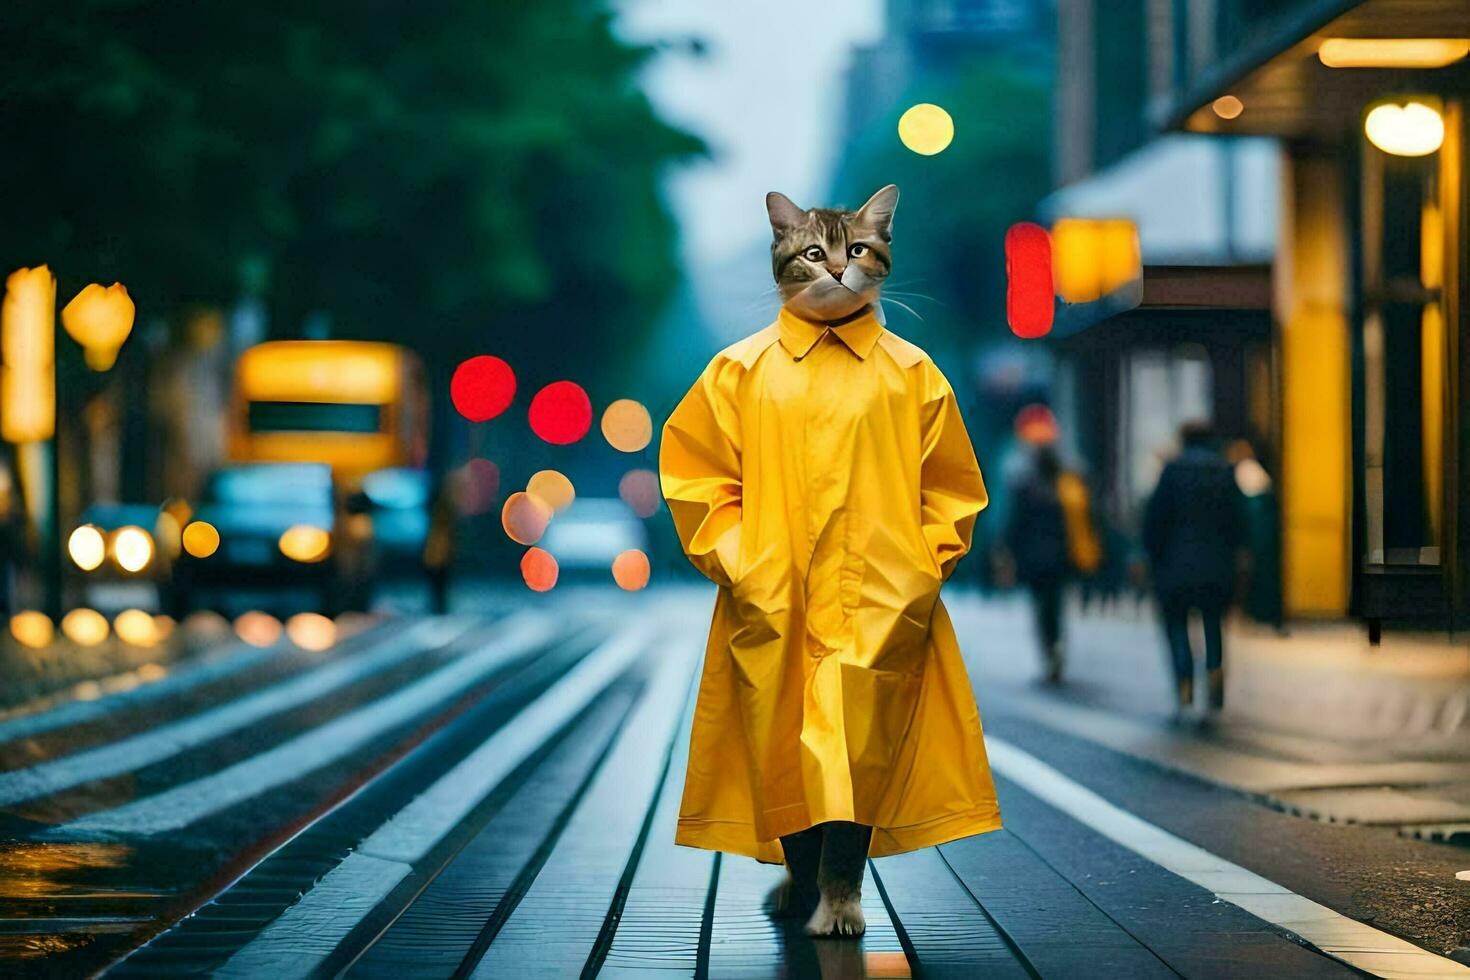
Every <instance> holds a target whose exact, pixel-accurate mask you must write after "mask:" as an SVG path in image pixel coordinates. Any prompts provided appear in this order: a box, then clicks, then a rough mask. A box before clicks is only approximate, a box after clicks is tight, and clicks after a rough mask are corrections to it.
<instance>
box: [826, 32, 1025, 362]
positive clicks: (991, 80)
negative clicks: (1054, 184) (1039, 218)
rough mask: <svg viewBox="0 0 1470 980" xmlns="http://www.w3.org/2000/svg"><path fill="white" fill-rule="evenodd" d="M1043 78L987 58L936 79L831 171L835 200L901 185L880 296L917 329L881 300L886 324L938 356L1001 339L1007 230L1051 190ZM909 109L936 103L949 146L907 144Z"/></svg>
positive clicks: (850, 200)
mask: <svg viewBox="0 0 1470 980" xmlns="http://www.w3.org/2000/svg"><path fill="white" fill-rule="evenodd" d="M1049 79H1050V76H1049V74H1048V72H1047V71H1046V66H1044V65H1043V66H1040V67H1038V66H1035V65H1025V64H1020V63H1018V62H1017V61H1016V60H1015V59H1014V58H1011V57H1008V56H1005V55H999V54H994V53H987V54H983V55H978V56H976V57H975V58H973V59H969V60H967V61H964V62H962V63H961V64H960V65H959V66H958V67H957V68H954V69H952V70H950V71H948V72H946V73H944V74H943V75H940V76H939V77H933V76H929V77H924V78H923V79H921V80H920V81H919V82H918V83H916V84H914V85H913V86H911V88H910V91H909V93H908V94H909V97H908V98H905V99H903V100H901V102H900V103H899V104H897V105H895V106H893V107H892V109H891V110H890V112H889V113H888V114H886V115H882V116H880V117H878V118H877V119H875V120H874V122H873V123H872V124H871V125H870V126H868V127H867V128H866V129H865V130H864V131H862V132H860V133H858V134H857V136H856V139H855V140H854V141H853V144H852V146H851V147H850V148H849V149H848V150H847V151H846V152H845V153H844V155H843V157H842V160H841V161H840V165H839V168H838V173H837V178H836V185H837V191H838V194H837V197H838V198H839V199H840V200H841V201H843V202H844V203H847V204H849V205H852V206H856V204H858V203H861V202H862V201H863V200H865V199H866V196H867V195H868V194H871V193H872V192H873V191H874V190H876V189H877V188H879V187H881V186H883V185H884V184H887V183H896V184H898V186H899V190H900V194H901V197H900V200H899V206H898V218H897V220H896V221H895V235H894V237H895V243H894V250H895V256H894V274H893V278H892V281H891V282H890V283H889V284H888V287H887V288H885V289H884V295H885V296H886V297H891V298H892V299H895V300H899V301H901V302H903V303H906V304H908V305H909V306H911V307H913V308H914V310H915V311H917V313H918V314H919V315H920V316H922V317H923V321H922V322H918V321H916V320H915V318H914V316H913V315H911V314H909V313H908V312H906V311H904V310H902V309H895V308H894V306H893V304H891V303H890V304H888V307H889V308H888V315H889V322H890V323H891V324H892V325H893V326H894V329H895V330H897V331H898V332H900V333H902V334H903V335H904V336H907V337H910V338H911V339H913V340H914V341H915V342H916V343H918V344H920V345H921V346H925V347H929V348H931V352H932V353H934V354H935V355H936V356H938V357H944V356H946V355H948V356H957V355H962V354H963V355H968V354H971V353H973V352H974V351H975V350H976V349H977V348H985V347H988V346H992V345H993V344H995V343H997V342H1006V341H1008V340H1009V339H1010V337H1011V335H1010V332H1009V329H1008V328H1007V326H1006V318H1005V289H1006V275H1005V250H1004V238H1005V232H1006V229H1007V228H1009V227H1010V226H1011V225H1012V224H1013V223H1015V222H1017V221H1022V220H1027V219H1031V218H1034V215H1035V208H1036V205H1037V203H1038V202H1039V201H1040V200H1041V198H1042V197H1044V196H1045V195H1046V194H1047V192H1049V191H1050V190H1051V116H1050V99H1051V92H1050V84H1049ZM915 102H933V103H936V104H938V105H940V106H943V107H944V108H945V109H946V110H947V111H948V112H949V113H950V115H951V116H953V118H954V125H955V135H954V141H953V142H952V143H951V144H950V145H949V147H948V148H947V149H946V150H944V151H943V152H941V153H939V154H937V155H935V156H920V155H919V154H917V153H914V152H912V151H910V150H908V149H906V148H905V147H904V146H903V144H902V143H900V142H899V141H898V138H897V136H896V135H895V133H896V130H897V126H898V117H899V116H900V115H901V114H902V113H903V111H904V110H905V109H906V108H908V106H909V105H911V104H913V103H915Z"/></svg>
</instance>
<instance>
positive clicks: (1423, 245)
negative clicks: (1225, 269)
mask: <svg viewBox="0 0 1470 980" xmlns="http://www.w3.org/2000/svg"><path fill="white" fill-rule="evenodd" d="M1363 153H1364V157H1363V159H1364V168H1363V175H1364V183H1363V235H1364V241H1363V253H1362V254H1363V280H1364V310H1363V394H1364V405H1363V407H1364V467H1365V470H1364V493H1365V497H1366V499H1365V500H1364V507H1365V518H1366V521H1365V523H1366V528H1365V530H1366V538H1367V540H1366V550H1367V556H1366V557H1367V560H1368V562H1369V563H1370V564H1374V565H1438V564H1439V562H1440V540H1441V537H1440V535H1441V529H1442V525H1443V500H1444V411H1445V326H1444V323H1445V321H1444V311H1443V307H1442V296H1441V286H1442V284H1443V274H1444V259H1443V256H1444V226H1443V222H1442V220H1441V217H1440V212H1439V203H1438V190H1439V188H1438V164H1439V161H1438V157H1437V155H1430V156H1428V157H1419V158H1408V157H1393V156H1388V155H1386V154H1384V153H1382V152H1380V151H1378V150H1376V149H1374V148H1372V147H1371V146H1367V145H1365V147H1364V151H1363Z"/></svg>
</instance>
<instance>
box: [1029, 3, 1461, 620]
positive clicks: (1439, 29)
mask: <svg viewBox="0 0 1470 980" xmlns="http://www.w3.org/2000/svg"><path fill="white" fill-rule="evenodd" d="M1057 17H1058V59H1057V65H1058V68H1057V80H1058V91H1057V113H1058V118H1057V127H1058V128H1057V132H1058V143H1057V173H1058V179H1059V184H1060V185H1061V189H1060V190H1059V191H1058V192H1057V193H1056V194H1055V195H1053V197H1052V198H1051V199H1049V200H1048V201H1047V202H1045V205H1044V207H1043V209H1042V210H1043V212H1044V216H1045V217H1047V218H1060V217H1065V216H1069V215H1071V214H1073V213H1076V212H1084V213H1085V211H1086V209H1088V208H1092V209H1097V208H1112V209H1114V211H1115V212H1116V213H1115V214H1112V215H1110V216H1114V217H1130V218H1133V219H1134V220H1136V221H1137V222H1138V224H1139V237H1140V243H1141V246H1142V253H1143V263H1144V272H1143V284H1142V285H1143V288H1142V303H1141V304H1140V305H1139V306H1138V307H1137V308H1136V309H1133V310H1130V311H1128V312H1125V313H1122V314H1121V315H1119V316H1111V317H1110V316H1092V317H1089V316H1086V315H1085V314H1086V311H1085V310H1083V311H1076V315H1073V316H1072V317H1071V319H1072V321H1076V322H1073V323H1071V324H1070V326H1071V329H1070V331H1069V329H1068V327H1069V322H1068V321H1069V317H1068V315H1067V314H1073V313H1074V311H1071V310H1064V311H1063V314H1064V315H1063V316H1062V317H1061V318H1060V323H1061V327H1060V328H1059V330H1058V334H1061V335H1064V336H1062V337H1061V339H1060V340H1059V342H1058V347H1059V350H1060V351H1061V352H1062V354H1063V359H1064V361H1065V362H1067V363H1068V364H1070V365H1071V368H1070V370H1072V371H1074V372H1075V371H1077V370H1079V369H1081V370H1082V371H1083V372H1084V373H1085V372H1087V371H1092V374H1093V383H1094V384H1096V383H1097V382H1096V375H1097V374H1098V371H1097V369H1096V362H1097V359H1093V360H1092V361H1089V359H1088V356H1087V354H1086V351H1087V349H1088V348H1089V347H1092V348H1096V347H1097V346H1098V344H1097V342H1096V341H1090V340H1089V339H1088V338H1089V337H1104V336H1107V335H1108V332H1109V331H1112V333H1113V338H1114V339H1113V342H1111V343H1109V344H1108V345H1106V346H1107V353H1106V355H1105V356H1104V357H1102V358H1101V360H1102V361H1103V362H1104V363H1107V362H1109V361H1112V362H1120V363H1121V362H1127V363H1130V364H1131V363H1132V362H1131V361H1129V360H1128V359H1129V357H1131V356H1132V355H1131V354H1123V353H1120V352H1119V349H1120V348H1127V349H1130V350H1132V351H1134V352H1138V353H1139V354H1140V356H1142V355H1143V354H1148V355H1149V356H1151V357H1153V363H1154V368H1153V370H1154V371H1155V373H1156V374H1158V372H1160V371H1162V372H1164V374H1165V375H1168V376H1169V377H1172V378H1174V379H1175V384H1174V390H1177V391H1179V392H1180V394H1179V395H1178V397H1177V398H1176V401H1177V402H1179V403H1181V404H1182V405H1183V407H1184V408H1186V409H1196V408H1207V409H1208V410H1209V411H1210V412H1211V413H1212V414H1213V415H1214V416H1215V421H1216V423H1217V426H1218V427H1219V428H1220V429H1221V430H1223V431H1224V432H1225V434H1226V435H1234V436H1247V437H1251V438H1253V439H1257V440H1259V441H1261V442H1262V443H1264V444H1265V445H1264V447H1263V449H1264V451H1263V452H1262V456H1263V458H1264V459H1266V460H1267V461H1268V468H1270V469H1271V470H1272V471H1273V473H1274V475H1275V476H1276V478H1277V485H1278V499H1279V502H1280V517H1281V531H1282V535H1281V536H1282V553H1281V561H1282V567H1283V591H1284V596H1283V597H1284V600H1285V605H1286V609H1287V611H1288V613H1289V614H1292V615H1295V616H1323V617H1340V616H1345V615H1354V616H1358V617H1362V618H1363V619H1364V620H1366V621H1367V623H1368V626H1369V631H1370V634H1373V635H1376V633H1377V631H1378V630H1379V629H1380V628H1381V627H1382V625H1383V624H1384V623H1388V624H1389V625H1396V624H1398V623H1400V622H1402V623H1405V624H1410V623H1412V624H1415V625H1419V626H1425V625H1433V626H1435V627H1436V628H1446V627H1447V628H1455V627H1456V624H1457V622H1458V623H1463V622H1464V621H1465V616H1466V614H1467V613H1470V590H1467V582H1470V412H1467V408H1470V400H1467V399H1464V398H1462V397H1461V394H1460V385H1461V379H1462V377H1463V378H1465V379H1466V380H1470V373H1467V372H1470V344H1467V342H1466V341H1467V339H1470V333H1467V330H1470V320H1467V312H1466V309H1465V306H1464V303H1463V301H1462V290H1463V283H1464V282H1465V279H1466V276H1467V255H1470V252H1467V250H1466V248H1465V246H1464V242H1463V238H1464V234H1465V230H1466V225H1467V210H1466V201H1467V195H1466V176H1465V171H1464V167H1463V165H1462V154H1463V148H1464V143H1465V133H1466V122H1465V116H1464V101H1465V96H1466V94H1467V92H1470V59H1467V57H1466V56H1467V55H1470V4H1466V3H1465V2H1464V0H1367V2H1345V0H1291V2H1283V0H1272V2H1265V0H1108V2H1107V3H1103V2H1102V0H1060V2H1059V3H1058V10H1057ZM1262 139H1265V140H1269V141H1270V142H1267V143H1261V142H1260V141H1261V140H1262ZM1201 140H1206V141H1209V142H1204V143H1201V142H1200V141H1201ZM1210 153H1213V154H1215V156H1216V159H1215V160H1214V161H1213V162H1212V163H1207V162H1206V159H1205V155H1206V154H1210ZM1196 154H1197V155H1198V156H1191V155H1196ZM1171 155H1177V159H1175V160H1174V161H1173V163H1172V170H1170V169H1169V168H1167V167H1165V166H1164V165H1163V164H1161V163H1160V159H1161V157H1165V156H1171ZM1258 158H1259V159H1258ZM1247 161H1254V162H1247ZM1150 167H1152V168H1153V170H1152V171H1151V172H1149V171H1148V168H1150ZM1166 171H1168V172H1166ZM1253 175H1254V176H1253ZM1119 188H1122V189H1123V190H1125V191H1126V190H1128V189H1129V188H1132V195H1131V196H1130V195H1129V194H1127V193H1123V192H1122V191H1120V190H1119ZM1181 194H1195V195H1197V197H1198V203H1199V206H1198V207H1197V208H1195V209H1194V210H1193V211H1192V212H1189V213H1187V214H1186V216H1185V219H1184V223H1183V224H1181V223H1180V216H1179V214H1178V212H1177V211H1175V212H1174V214H1173V216H1172V217H1170V216H1169V215H1167V214H1165V215H1163V216H1162V217H1161V216H1160V215H1159V214H1157V213H1155V211H1160V212H1162V211H1166V210H1173V209H1172V208H1171V209H1165V208H1158V209H1150V208H1149V207H1148V205H1149V203H1150V201H1152V200H1156V199H1158V198H1160V197H1170V196H1174V195H1181ZM1211 199H1213V202H1214V203H1213V205H1211V204H1210V203H1209V202H1210V200H1211ZM1171 222H1172V223H1173V225H1174V226H1175V227H1173V229H1172V232H1171V231H1170V227H1169V226H1170V224H1171ZM1156 225H1157V226H1158V227H1156ZM1210 227H1214V228H1215V230H1216V234H1215V235H1214V236H1213V242H1212V243H1211V244H1212V247H1211V248H1206V249H1203V250H1200V251H1199V252H1198V253H1197V254H1196V255H1195V256H1194V257H1193V258H1192V259H1191V260H1190V261H1191V263H1192V264H1191V265H1183V264H1181V263H1180V261H1179V257H1178V256H1170V255H1168V251H1169V249H1168V248H1167V247H1163V248H1161V247H1159V246H1158V245H1157V243H1156V244H1155V246H1154V247H1153V248H1151V247H1150V241H1151V238H1153V239H1155V240H1156V239H1157V238H1158V236H1160V235H1163V236H1164V237H1168V235H1169V234H1174V233H1179V232H1187V231H1194V232H1199V233H1200V235H1201V237H1210V236H1206V235H1204V234H1203V233H1204V232H1205V231H1206V230H1208V228H1210ZM1246 229H1250V230H1249V231H1247V230H1246ZM1263 232H1268V234H1266V236H1265V238H1264V239H1263V238H1262V233H1263ZM1166 233H1167V234H1166ZM1243 242H1244V243H1246V244H1247V245H1248V247H1247V248H1244V249H1242V248H1240V247H1239V246H1240V245H1241V244H1242V243H1243ZM1263 245H1264V246H1267V247H1265V248H1264V249H1263V248H1261V247H1260V246H1263ZM1151 252H1152V254H1151ZM1253 264H1257V267H1258V268H1260V269H1261V270H1263V271H1265V272H1267V273H1268V277H1269V282H1268V286H1267V292H1266V293H1265V295H1262V293H1261V286H1260V284H1258V283H1257V284H1251V285H1248V286H1247V285H1244V284H1242V285H1240V286H1239V289H1238V290H1233V289H1231V288H1230V287H1229V286H1228V283H1229V281H1230V277H1232V276H1236V277H1248V276H1249V275H1250V272H1249V270H1250V267H1251V266H1252V265H1253ZM1181 269H1188V270H1189V271H1188V273H1187V274H1186V273H1182V272H1181V271H1180V270H1181ZM1170 280H1174V281H1175V285H1177V282H1178V281H1181V280H1182V281H1185V282H1189V283H1190V286H1189V290H1188V291H1189V292H1190V296H1189V297H1187V298H1186V301H1185V302H1182V303H1181V302H1174V301H1170V300H1169V299H1167V298H1163V297H1161V294H1160V289H1162V290H1163V291H1164V293H1168V292H1169V291H1170V289H1171V288H1172V287H1171V285H1170ZM1151 294H1152V296H1153V297H1154V299H1155V300H1157V301H1151ZM1174 299H1175V300H1177V299H1179V297H1178V296H1175V297H1174ZM1089 305H1096V304H1089ZM1203 311H1210V312H1209V313H1208V314H1206V313H1205V312H1203ZM1100 312H1101V313H1104V314H1106V313H1109V312H1111V311H1109V310H1107V309H1101V310H1100ZM1191 318H1192V319H1195V320H1198V321H1200V322H1198V323H1197V324H1196V325H1195V327H1194V328H1192V329H1186V327H1185V326H1184V324H1185V322H1186V321H1187V320H1190V319H1191ZM1115 321H1122V326H1120V325H1119V324H1118V323H1117V322H1115ZM1139 321H1145V322H1149V323H1152V324H1153V325H1154V326H1155V327H1156V328H1157V329H1156V331H1155V332H1154V333H1150V332H1149V331H1147V330H1146V329H1144V328H1142V327H1138V326H1137V325H1136V324H1137V323H1138V322H1139ZM1250 321H1254V322H1257V323H1258V324H1260V326H1259V327H1257V328H1255V329H1249V330H1247V329H1242V327H1241V325H1242V324H1245V323H1247V322H1250ZM1130 323H1131V324H1134V326H1133V327H1132V333H1127V334H1122V335H1120V334H1119V333H1118V331H1120V330H1123V329H1125V328H1127V327H1128V325H1129V324H1130ZM1079 324H1080V325H1079ZM1169 331H1172V332H1173V333H1172V334H1170V335H1168V336H1164V335H1163V334H1166V333H1168V332H1169ZM1232 333H1233V334H1236V335H1238V336H1237V337H1236V338H1235V339H1232V338H1231V337H1230V336H1228V334H1232ZM1176 340H1177V341H1178V342H1177V343H1175V342H1174V341H1176ZM1260 340H1264V342H1265V343H1264V347H1263V348H1260V349H1261V350H1264V351H1265V355H1264V356H1261V355H1258V354H1257V353H1255V351H1256V350H1257V349H1258V348H1257V344H1258V342H1259V341H1260ZM1150 347H1152V348H1153V351H1152V353H1149V348H1150ZM1144 360H1145V361H1147V360H1148V357H1144ZM1191 360H1192V361H1198V362H1201V363H1200V364H1199V365H1198V366H1197V367H1195V368H1188V367H1185V366H1183V365H1181V364H1178V363H1176V361H1182V362H1185V363H1186V364H1187V363H1188V362H1189V361H1191ZM1240 364H1244V365H1245V367H1244V369H1243V370H1241V369H1240V368H1239V365H1240ZM1159 365H1162V367H1161V366H1159ZM1128 370H1143V368H1136V367H1130V368H1129V369H1128ZM1169 372H1172V374H1170V373H1169ZM1117 373H1118V372H1117V371H1116V370H1113V374H1114V375H1116V374H1117ZM1222 375H1223V379H1222ZM1103 377H1104V380H1103V382H1102V383H1103V384H1104V385H1105V386H1106V385H1107V384H1108V383H1109V382H1108V378H1109V377H1111V376H1110V375H1107V374H1106V373H1105V372H1104V375H1103ZM1191 386H1192V387H1193V391H1192V392H1191V391H1190V390H1189V388H1190V387H1191ZM1072 390H1073V398H1074V400H1075V398H1076V397H1077V395H1078V393H1079V392H1080V393H1083V394H1086V388H1085V386H1084V385H1081V384H1074V385H1073V389H1072ZM1111 397H1113V398H1115V399H1118V398H1121V399H1122V401H1123V403H1124V404H1125V405H1126V400H1127V389H1126V388H1125V387H1124V384H1123V381H1122V380H1119V379H1117V378H1114V380H1113V382H1112V395H1111ZM1241 406H1244V407H1243V408H1242V407H1241ZM1177 407H1178V406H1174V408H1177ZM1174 408H1171V407H1170V406H1162V407H1160V406H1145V411H1146V412H1149V413H1152V412H1159V413H1160V414H1161V416H1162V417H1163V418H1167V419H1168V421H1170V422H1172V421H1174V419H1172V418H1169V415H1170V412H1171V411H1173V410H1174ZM1103 414H1104V415H1105V414H1106V413H1103ZM1157 421H1158V420H1157V419H1156V420H1155V422H1156V423H1157ZM1134 423H1137V420H1136V419H1135V420H1134ZM1115 425H1116V426H1118V427H1119V428H1118V429H1117V431H1111V432H1108V433H1105V434H1104V436H1103V437H1101V438H1099V439H1097V440H1095V442H1094V444H1092V445H1084V446H1083V447H1082V450H1083V451H1084V453H1086V454H1087V455H1089V457H1090V458H1091V459H1092V460H1093V462H1094V465H1099V466H1101V467H1102V468H1103V469H1104V471H1105V472H1111V469H1110V467H1118V466H1122V467H1125V468H1127V467H1130V466H1131V467H1133V468H1135V469H1138V468H1140V464H1139V462H1138V458H1137V454H1138V453H1139V452H1156V451H1157V448H1158V447H1139V446H1137V445H1135V444H1132V443H1130V441H1129V438H1127V435H1128V433H1129V432H1131V431H1133V430H1129V429H1128V428H1127V425H1128V422H1127V418H1126V412H1125V413H1124V420H1123V421H1121V422H1116V423H1115ZM1163 428H1164V427H1163V426H1161V425H1158V424H1155V425H1154V426H1153V428H1152V429H1151V430H1150V431H1151V432H1154V433H1156V434H1162V429H1163ZM1109 487H1110V489H1111V490H1112V491H1113V492H1114V498H1115V499H1114V500H1113V501H1112V503H1111V506H1113V507H1115V508H1117V509H1119V510H1120V511H1127V510H1128V509H1129V508H1131V507H1136V505H1137V499H1136V496H1135V497H1134V499H1126V500H1120V499H1117V498H1118V496H1119V495H1120V494H1121V493H1122V492H1123V491H1125V490H1126V491H1128V492H1130V493H1132V494H1135V495H1136V494H1137V491H1138V489H1139V487H1138V486H1137V485H1136V484H1135V485H1124V484H1122V483H1119V482H1118V481H1113V482H1112V483H1110V485H1109ZM1461 628H1463V627H1461Z"/></svg>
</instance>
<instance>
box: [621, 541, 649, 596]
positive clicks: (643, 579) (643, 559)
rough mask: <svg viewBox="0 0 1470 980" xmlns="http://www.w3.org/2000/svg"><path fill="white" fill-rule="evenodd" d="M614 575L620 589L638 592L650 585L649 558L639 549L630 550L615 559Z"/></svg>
mask: <svg viewBox="0 0 1470 980" xmlns="http://www.w3.org/2000/svg"><path fill="white" fill-rule="evenodd" d="M612 574H613V581H614V582H616V583H618V588H620V589H627V590H628V591H629V592H637V591H638V590H639V589H641V588H643V587H644V586H645V585H647V584H648V577H649V575H650V574H651V570H650V568H649V567H648V556H647V555H645V554H644V553H643V552H641V551H639V550H638V549H637V548H629V549H628V550H627V551H624V552H622V553H621V554H619V555H618V556H617V557H616V558H614V559H613V563H612Z"/></svg>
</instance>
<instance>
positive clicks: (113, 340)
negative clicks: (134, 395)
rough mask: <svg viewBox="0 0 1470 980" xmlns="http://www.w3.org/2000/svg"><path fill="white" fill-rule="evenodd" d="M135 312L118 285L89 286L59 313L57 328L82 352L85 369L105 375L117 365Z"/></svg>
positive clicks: (123, 288) (129, 298)
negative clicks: (103, 372)
mask: <svg viewBox="0 0 1470 980" xmlns="http://www.w3.org/2000/svg"><path fill="white" fill-rule="evenodd" d="M136 314H137V309H136V307H134V305H133V299H132V297H131V296H129V295H128V290H127V287H126V286H124V285H123V284H122V283H120V282H115V283H113V284H112V285H111V286H107V287H105V288H104V287H103V286H101V285H99V284H97V283H95V282H94V283H92V284H91V285H90V286H87V287H86V288H85V289H83V290H82V291H81V292H79V293H77V294H76V296H74V297H73V298H72V301H71V302H70V303H67V304H66V307H65V308H64V309H62V311H61V325H62V326H63V327H65V328H66V332H67V333H68V334H70V335H71V338H72V339H73V340H75V341H76V342H77V343H79V344H81V345H82V347H83V348H84V349H85V351H86V357H87V367H89V368H91V369H92V370H93V371H106V370H107V369H108V368H110V367H112V365H113V364H115V363H117V352H118V350H119V349H120V348H121V347H122V345H123V341H125V340H127V339H128V334H130V333H132V332H133V318H134V316H135V315H136Z"/></svg>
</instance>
